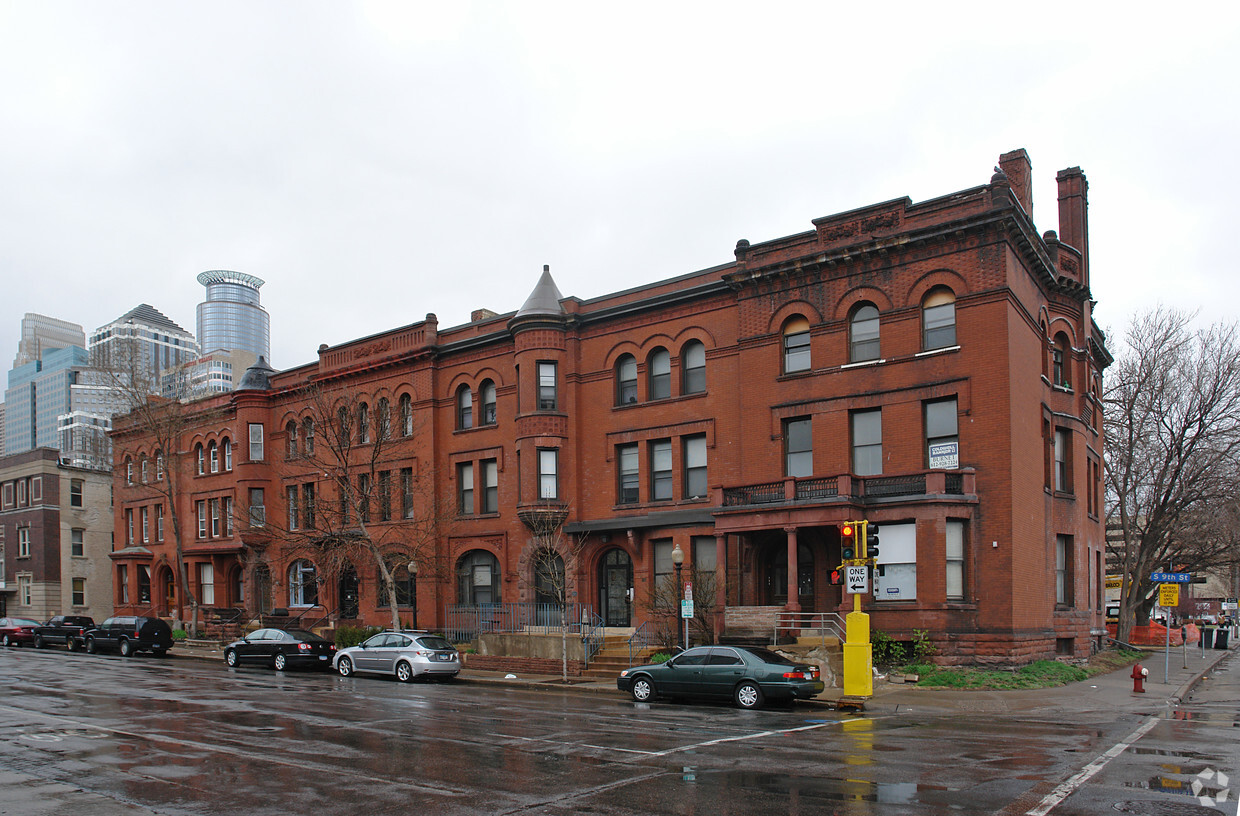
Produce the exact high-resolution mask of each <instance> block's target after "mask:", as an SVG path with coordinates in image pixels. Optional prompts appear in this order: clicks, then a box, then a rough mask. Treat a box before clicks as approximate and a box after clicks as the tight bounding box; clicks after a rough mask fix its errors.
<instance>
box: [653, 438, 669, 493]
mask: <svg viewBox="0 0 1240 816" xmlns="http://www.w3.org/2000/svg"><path fill="white" fill-rule="evenodd" d="M671 498H672V440H670V439H659V440H657V441H655V442H651V443H650V500H651V501H671Z"/></svg>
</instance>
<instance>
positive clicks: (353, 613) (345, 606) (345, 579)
mask: <svg viewBox="0 0 1240 816" xmlns="http://www.w3.org/2000/svg"><path fill="white" fill-rule="evenodd" d="M336 598H337V599H338V600H339V603H340V617H341V618H344V619H345V620H353V619H354V618H356V617H357V615H358V612H359V606H358V582H357V570H355V569H353V565H352V564H348V565H346V566H345V568H344V569H343V570H341V571H340V579H339V580H338V581H337V582H336Z"/></svg>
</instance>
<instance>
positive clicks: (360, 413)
mask: <svg viewBox="0 0 1240 816" xmlns="http://www.w3.org/2000/svg"><path fill="white" fill-rule="evenodd" d="M357 441H358V442H360V443H361V444H363V445H365V444H368V443H369V442H370V406H369V405H367V404H366V403H364V402H363V403H362V404H361V405H359V406H357Z"/></svg>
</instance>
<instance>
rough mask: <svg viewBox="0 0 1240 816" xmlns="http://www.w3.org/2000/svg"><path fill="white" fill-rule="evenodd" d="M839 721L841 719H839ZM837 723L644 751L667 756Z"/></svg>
mask: <svg viewBox="0 0 1240 816" xmlns="http://www.w3.org/2000/svg"><path fill="white" fill-rule="evenodd" d="M840 722H843V721H842V720H841V721H840ZM838 724H839V723H834V722H826V723H814V724H813V725H802V726H799V727H797V728H780V729H778V730H775V731H758V732H755V733H753V734H741V735H740V736H736V737H720V738H719V739H713V740H706V741H705V742H695V743H693V744H692V745H681V746H680V747H678V748H668V749H666V750H663V751H649V752H647V753H646V756H652V757H661V756H668V755H670V754H678V753H680V752H682V751H693V750H695V749H697V748H709V747H710V746H712V745H722V744H723V743H725V742H744V741H746V740H752V739H761V738H762V737H773V736H776V735H778V734H795V733H796V732H798V731H813V730H815V729H818V728H827V727H829V726H832V725H838Z"/></svg>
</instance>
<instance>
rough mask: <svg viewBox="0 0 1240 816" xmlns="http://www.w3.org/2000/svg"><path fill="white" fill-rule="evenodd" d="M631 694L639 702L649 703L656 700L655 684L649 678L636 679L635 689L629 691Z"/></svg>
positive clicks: (634, 682) (634, 681)
mask: <svg viewBox="0 0 1240 816" xmlns="http://www.w3.org/2000/svg"><path fill="white" fill-rule="evenodd" d="M629 693H630V694H632V695H633V699H634V700H636V701H637V702H639V703H648V702H650V701H651V700H653V699H654V683H652V682H651V681H650V678H649V677H644V676H643V677H636V678H634V679H633V687H632V688H631V689H629Z"/></svg>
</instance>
